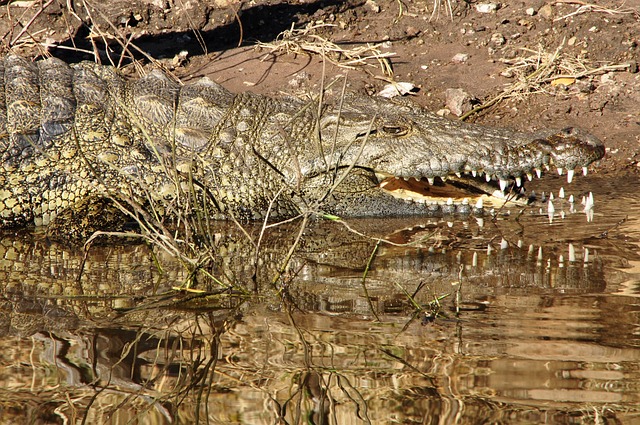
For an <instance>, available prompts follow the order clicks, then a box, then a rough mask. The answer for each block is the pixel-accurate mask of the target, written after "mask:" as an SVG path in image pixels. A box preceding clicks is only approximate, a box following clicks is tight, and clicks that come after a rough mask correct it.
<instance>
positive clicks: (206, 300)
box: [0, 182, 640, 424]
mask: <svg viewBox="0 0 640 425" xmlns="http://www.w3.org/2000/svg"><path fill="white" fill-rule="evenodd" d="M585 184H586V183H585ZM591 185H592V186H593V182H592V183H591ZM595 186H596V187H598V188H600V189H601V190H603V191H607V190H610V188H609V187H607V186H606V185H604V184H603V185H598V184H596V185H595ZM619 190H622V189H619ZM595 195H596V199H599V197H600V196H602V195H601V194H599V193H598V192H596V194H595ZM558 205H559V204H558ZM625 206H626V210H625V211H624V212H623V213H621V212H619V208H618V206H617V205H616V204H598V203H596V209H595V220H594V221H591V222H587V220H586V219H585V217H584V216H582V215H581V214H579V213H576V214H568V215H567V216H566V217H565V219H564V220H554V222H553V223H552V224H551V225H550V224H549V223H548V219H547V217H546V215H545V214H542V215H541V214H538V213H537V212H536V213H535V214H531V213H529V212H522V213H518V212H515V213H514V212H512V214H511V215H510V216H508V217H507V216H504V217H503V218H502V219H500V220H498V221H497V222H495V223H494V222H491V221H488V220H485V222H484V223H482V222H479V221H478V220H475V219H472V220H469V221H467V222H459V221H454V222H452V223H447V222H446V221H445V222H442V221H437V220H429V219H419V220H416V219H411V220H400V219H396V220H384V221H379V220H378V221H375V220H353V221H350V222H349V225H350V226H351V228H352V230H357V232H358V233H362V234H366V235H371V236H376V237H384V238H385V240H387V241H388V243H383V244H378V245H377V244H376V242H375V241H372V240H370V239H366V238H362V237H360V236H357V235H356V233H354V232H353V231H352V230H348V229H346V228H345V227H344V226H342V225H341V224H339V223H332V222H315V223H312V224H311V225H310V226H309V228H308V229H307V230H306V231H305V234H304V237H303V239H302V241H301V243H300V249H299V251H298V252H297V254H296V255H295V257H294V258H293V259H292V261H291V262H290V263H289V265H288V267H287V269H286V270H285V272H284V274H283V275H282V277H281V278H280V279H278V280H275V281H274V279H273V276H274V275H275V274H276V273H277V271H278V270H279V265H280V264H282V263H281V261H282V259H283V257H285V256H286V253H287V250H288V247H289V246H290V245H291V243H292V241H293V240H295V238H296V235H297V234H298V230H299V229H298V228H297V227H296V226H297V224H296V223H292V224H291V225H290V226H280V227H278V228H275V229H274V231H273V232H270V233H269V234H268V235H265V238H264V240H263V242H262V244H261V248H260V250H259V252H257V253H256V252H255V251H254V250H253V248H252V247H251V246H250V245H248V244H246V243H243V242H242V241H243V239H242V238H243V237H244V236H242V235H238V232H236V231H235V230H234V228H233V226H231V227H230V228H221V229H219V230H218V231H219V232H220V247H219V249H220V252H225V253H226V255H225V256H224V258H223V259H221V260H220V262H219V263H218V264H215V265H214V267H213V268H212V269H211V272H212V273H216V276H219V277H220V279H221V280H222V281H223V282H225V283H230V282H234V283H235V286H232V287H230V288H222V289H221V287H219V286H211V287H207V288H201V289H206V291H205V292H177V291H174V290H171V288H172V287H173V286H176V285H179V284H180V283H182V282H184V281H185V279H186V276H185V272H184V270H183V269H182V268H181V267H180V266H179V265H178V264H175V262H172V261H171V260H170V259H169V258H167V257H164V256H163V255H162V253H152V252H151V251H150V250H149V249H148V248H147V247H144V246H139V245H121V246H108V247H92V248H91V249H90V250H89V251H87V252H85V251H83V250H82V249H70V248H65V247H61V246H60V245H56V244H50V243H48V242H46V241H45V240H43V239H42V238H40V237H39V236H37V235H22V236H6V237H4V238H3V239H2V240H1V241H0V254H2V255H1V258H2V261H0V279H1V281H2V282H3V284H2V292H1V293H2V298H1V299H0V338H1V340H2V346H3V347H4V349H3V350H2V352H0V382H1V384H0V395H1V397H0V400H1V401H0V418H2V422H3V423H65V422H66V423H69V422H73V423H81V422H82V421H83V420H84V421H85V423H128V422H143V423H157V424H161V423H196V422H200V423H246V424H259V423H265V424H267V423H269V424H272V423H292V424H293V423H316V424H319V423H335V424H360V423H385V424H386V423H451V422H459V423H567V424H573V423H631V422H635V421H638V420H640V410H639V409H638V407H637V406H638V405H640V400H639V398H640V396H639V394H640V388H639V387H640V372H639V366H638V364H639V362H638V361H639V360H640V359H639V357H640V347H639V345H640V339H639V338H640V337H639V335H640V329H639V327H640V317H638V316H639V312H640V307H639V305H638V302H637V299H638V294H639V293H640V292H639V291H638V279H637V267H638V264H640V258H638V247H637V241H638V239H639V238H640V232H639V229H640V227H638V223H637V220H638V208H637V205H636V204H633V203H630V202H626V201H625ZM627 215H628V217H627ZM247 231H248V233H249V234H255V232H259V231H260V229H251V228H247ZM408 242H410V243H412V245H410V246H398V244H403V243H408ZM488 246H491V247H492V249H490V250H489V249H487V247H488ZM256 259H257V262H258V266H255V261H254V260H256ZM158 264H162V266H163V267H162V269H159V268H158V267H157V265H158ZM243 288H244V289H249V291H245V290H243Z"/></svg>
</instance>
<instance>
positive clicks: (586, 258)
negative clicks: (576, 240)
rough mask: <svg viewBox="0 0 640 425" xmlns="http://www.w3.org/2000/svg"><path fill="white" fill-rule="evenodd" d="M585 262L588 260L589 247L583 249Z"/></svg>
mask: <svg viewBox="0 0 640 425" xmlns="http://www.w3.org/2000/svg"><path fill="white" fill-rule="evenodd" d="M583 261H584V262H585V263H588V262H589V248H585V249H584V260H583Z"/></svg>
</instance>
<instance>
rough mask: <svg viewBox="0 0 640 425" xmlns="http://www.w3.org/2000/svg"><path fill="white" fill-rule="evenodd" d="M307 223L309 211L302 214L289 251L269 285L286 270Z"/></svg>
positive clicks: (273, 283) (280, 290) (276, 280)
mask: <svg viewBox="0 0 640 425" xmlns="http://www.w3.org/2000/svg"><path fill="white" fill-rule="evenodd" d="M308 223H309V213H307V214H304V215H303V216H302V223H300V230H299V231H298V234H297V235H296V239H295V240H294V241H293V244H291V247H289V251H288V252H287V255H286V256H285V258H284V261H283V262H282V264H281V265H280V267H279V269H278V272H277V273H276V275H275V276H274V277H273V279H272V280H271V285H272V286H275V285H276V283H277V282H278V280H279V279H280V278H281V277H282V275H283V274H284V272H285V271H286V270H287V266H288V265H289V262H290V261H291V258H293V254H295V252H296V248H297V247H298V244H299V243H300V241H301V240H302V235H303V234H304V231H305V229H306V228H307V224H308ZM283 289H284V288H283V287H280V288H279V289H278V293H280V292H282V290H283Z"/></svg>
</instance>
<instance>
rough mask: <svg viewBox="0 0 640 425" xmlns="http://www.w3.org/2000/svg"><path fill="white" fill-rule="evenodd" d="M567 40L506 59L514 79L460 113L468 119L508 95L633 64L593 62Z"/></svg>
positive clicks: (517, 95) (526, 93)
mask: <svg viewBox="0 0 640 425" xmlns="http://www.w3.org/2000/svg"><path fill="white" fill-rule="evenodd" d="M564 46H565V41H564V40H563V42H562V43H561V45H560V46H558V47H557V48H556V49H555V50H554V51H552V52H549V51H547V50H545V49H544V48H543V47H542V46H538V49H536V50H532V49H527V48H523V49H521V52H523V53H524V55H523V56H519V57H516V58H515V59H508V60H503V62H504V63H505V64H507V65H508V66H507V68H506V69H505V70H504V71H503V72H502V75H503V76H506V77H509V78H513V80H514V81H513V83H511V84H509V85H508V86H506V87H505V88H504V89H503V90H502V91H501V92H500V93H499V94H498V95H496V96H494V97H492V98H490V99H488V100H487V101H485V102H483V103H482V104H481V105H479V106H476V107H475V108H473V109H472V110H471V111H469V112H467V113H466V114H464V115H462V116H461V117H460V119H461V120H465V119H467V118H469V117H470V116H472V115H474V114H476V113H478V112H480V111H482V110H484V109H487V108H489V107H491V106H494V105H496V104H497V103H499V102H501V101H503V100H506V99H522V98H524V97H526V96H529V95H532V94H536V93H547V94H548V93H551V92H552V91H551V88H552V87H554V86H557V85H565V86H570V85H572V84H574V83H575V82H576V81H578V80H580V79H585V78H589V77H593V76H596V75H602V74H604V73H607V72H614V71H626V70H628V69H629V67H630V64H628V63H625V64H613V63H611V64H605V65H599V66H593V65H592V63H591V61H589V60H588V59H586V58H583V57H579V56H575V55H572V54H570V53H567V52H566V51H564V50H563V49H564Z"/></svg>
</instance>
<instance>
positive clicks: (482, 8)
mask: <svg viewBox="0 0 640 425" xmlns="http://www.w3.org/2000/svg"><path fill="white" fill-rule="evenodd" d="M496 10H498V5H497V4H496V3H478V4H476V12H478V13H491V12H495V11H496Z"/></svg>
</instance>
